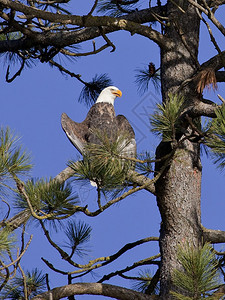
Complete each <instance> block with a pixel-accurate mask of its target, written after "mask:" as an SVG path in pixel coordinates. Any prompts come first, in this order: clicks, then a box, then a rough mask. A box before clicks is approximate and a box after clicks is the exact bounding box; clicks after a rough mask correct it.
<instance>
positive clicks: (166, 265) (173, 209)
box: [156, 2, 202, 300]
mask: <svg viewBox="0 0 225 300" xmlns="http://www.w3.org/2000/svg"><path fill="white" fill-rule="evenodd" d="M183 9H184V10H185V11H186V13H185V14H184V13H182V12H181V11H180V10H179V9H178V8H177V7H176V6H174V5H173V4H172V3H171V2H169V3H168V16H169V24H168V27H167V28H166V31H165V35H166V36H167V37H169V38H170V39H171V40H172V44H173V46H172V47H171V49H169V50H162V51H161V79H162V95H163V101H165V100H166V99H167V98H168V94H169V93H173V94H174V93H178V91H179V93H180V94H181V95H183V96H184V99H185V106H186V107H190V106H192V105H193V104H194V103H196V101H199V100H198V94H197V93H196V92H195V90H194V89H193V87H191V86H190V85H187V86H185V88H183V89H179V88H180V86H181V84H182V83H183V82H184V81H185V80H186V79H188V78H191V77H192V76H193V74H194V73H195V72H196V71H197V68H198V63H197V55H198V42H199V17H198V16H197V13H196V10H195V9H194V8H193V7H189V6H188V7H183ZM186 130H187V128H186ZM180 138H182V137H180ZM170 151H171V145H170V143H164V142H162V143H161V144H160V145H159V146H158V148H157V151H156V156H157V157H158V158H159V157H162V156H163V155H165V154H167V153H169V152H170ZM158 168H159V165H156V170H157V169H158ZM156 194H157V203H158V207H159V210H160V214H161V217H162V223H161V230H160V250H161V255H162V261H161V268H160V282H161V289H160V291H161V292H160V295H161V298H160V299H163V300H164V299H165V300H168V299H171V298H172V297H171V295H170V291H171V290H173V289H174V287H173V284H172V277H171V276H172V273H173V269H174V268H179V263H178V262H177V249H178V246H179V245H182V244H185V243H189V244H192V245H194V246H198V245H200V244H201V242H202V238H201V237H202V230H201V210H200V198H201V162H200V151H199V145H198V144H197V143H192V142H189V141H187V140H186V141H185V142H183V143H182V144H181V146H180V147H179V148H178V149H177V150H176V153H175V155H174V156H173V158H172V161H171V163H170V165H169V166H168V168H167V169H166V170H165V172H164V174H163V175H162V176H161V178H160V180H158V182H157V183H156Z"/></svg>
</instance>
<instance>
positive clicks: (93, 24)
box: [0, 0, 171, 52]
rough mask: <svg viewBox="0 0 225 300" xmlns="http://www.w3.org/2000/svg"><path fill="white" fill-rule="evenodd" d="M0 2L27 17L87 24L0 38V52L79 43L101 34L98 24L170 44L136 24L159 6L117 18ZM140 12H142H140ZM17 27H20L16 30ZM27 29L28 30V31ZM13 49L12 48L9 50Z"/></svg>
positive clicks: (149, 18)
mask: <svg viewBox="0 0 225 300" xmlns="http://www.w3.org/2000/svg"><path fill="white" fill-rule="evenodd" d="M0 3H1V4H2V5H4V6H6V7H10V8H12V9H14V10H16V11H20V12H22V13H24V15H29V18H31V19H32V18H35V17H37V18H40V19H43V20H49V21H51V22H53V23H60V24H64V25H78V26H80V27H89V28H85V29H83V28H82V29H77V30H75V31H73V32H70V31H69V32H68V31H61V32H56V33H54V32H43V33H37V32H35V33H34V32H32V33H33V36H32V38H31V37H29V39H28V38H26V36H25V37H23V38H21V39H18V40H17V41H2V42H0V52H5V51H10V50H11V51H15V50H16V49H17V50H18V49H29V48H30V47H33V46H36V45H43V46H44V45H45V46H47V45H50V44H51V45H53V46H55V47H59V48H62V47H65V46H67V45H71V44H76V43H81V42H82V41H86V40H89V39H93V38H95V37H98V36H101V32H100V29H99V26H104V33H105V34H106V33H109V32H113V31H117V30H126V31H129V32H131V33H132V34H135V33H137V34H141V35H143V36H146V37H148V38H149V39H152V40H153V41H155V42H156V43H157V44H158V45H160V46H161V47H170V46H171V42H170V40H169V39H167V38H166V37H163V36H162V35H161V34H160V33H159V32H158V31H156V30H153V29H152V28H151V27H149V26H144V25H140V24H141V23H146V22H149V21H150V20H154V17H153V16H152V15H151V10H152V11H153V12H156V13H160V10H159V8H154V9H147V10H142V11H139V12H134V13H131V14H128V15H125V16H123V17H121V18H113V17H108V16H101V17H99V16H97V17H96V16H90V15H89V16H86V17H85V18H83V17H82V16H76V15H63V14H54V13H50V12H47V11H43V10H40V9H37V8H34V7H30V6H26V5H24V4H22V3H19V2H15V1H10V0H0ZM140 12H142V13H140ZM20 31H21V30H20ZM29 33H30V31H29ZM13 49H14V50H13Z"/></svg>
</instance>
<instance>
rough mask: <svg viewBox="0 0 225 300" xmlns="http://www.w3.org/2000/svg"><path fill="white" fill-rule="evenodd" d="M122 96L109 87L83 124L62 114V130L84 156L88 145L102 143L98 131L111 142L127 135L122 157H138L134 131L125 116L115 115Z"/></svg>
mask: <svg viewBox="0 0 225 300" xmlns="http://www.w3.org/2000/svg"><path fill="white" fill-rule="evenodd" d="M121 96H122V92H121V91H120V90H119V89H118V88H117V87H115V86H109V87H107V88H105V89H104V90H102V91H101V93H100V94H99V97H98V98H97V100H96V103H95V104H94V105H93V106H92V107H91V108H90V110H89V112H88V114H87V116H86V118H85V120H84V121H83V122H81V123H77V122H74V121H73V120H71V119H70V118H69V117H68V116H67V114H65V113H63V114H62V117H61V125H62V128H63V130H64V132H65V133H66V135H67V137H68V139H69V140H70V142H71V143H72V144H73V145H74V146H75V147H76V149H77V150H78V151H79V152H80V153H81V154H82V155H85V146H86V145H87V144H90V143H92V144H100V143H101V140H100V139H99V136H98V135H97V134H96V130H97V131H98V132H100V133H104V134H106V135H107V137H108V138H109V140H111V139H115V138H119V136H120V135H124V134H126V140H125V141H124V147H123V150H122V153H121V155H122V156H127V157H132V158H133V157H135V156H136V141H135V134H134V130H133V128H132V126H131V125H130V123H129V122H128V120H127V119H126V118H125V117H124V116H123V115H118V116H116V114H115V110H114V100H115V98H116V97H121Z"/></svg>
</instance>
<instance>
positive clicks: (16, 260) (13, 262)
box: [0, 234, 33, 271]
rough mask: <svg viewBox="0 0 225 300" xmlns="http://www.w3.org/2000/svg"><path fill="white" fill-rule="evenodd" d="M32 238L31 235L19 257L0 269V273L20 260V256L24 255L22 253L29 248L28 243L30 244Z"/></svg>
mask: <svg viewBox="0 0 225 300" xmlns="http://www.w3.org/2000/svg"><path fill="white" fill-rule="evenodd" d="M32 238H33V235H32V234H31V236H30V239H29V241H28V242H27V244H26V247H25V248H24V250H23V251H22V252H21V253H20V255H19V256H18V257H17V258H16V259H15V260H14V261H12V262H11V263H10V264H8V265H5V266H4V267H3V268H0V271H1V270H4V269H5V268H9V267H11V266H12V265H15V264H16V263H17V262H18V261H20V259H21V258H22V256H23V255H24V253H25V252H26V251H27V249H28V247H29V245H30V243H31V240H32Z"/></svg>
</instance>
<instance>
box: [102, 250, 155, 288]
mask: <svg viewBox="0 0 225 300" xmlns="http://www.w3.org/2000/svg"><path fill="white" fill-rule="evenodd" d="M159 257H160V254H157V255H154V256H152V257H149V258H146V259H142V260H140V261H137V262H135V263H134V264H133V265H131V266H128V267H126V268H124V269H121V270H117V271H115V272H112V273H110V274H107V275H104V276H103V277H102V278H101V279H100V280H99V281H98V282H99V283H102V282H103V281H106V280H109V279H110V278H112V277H114V276H116V275H119V274H122V273H125V272H128V271H130V270H133V269H135V268H137V267H139V266H144V265H157V266H158V265H159V261H154V260H155V259H156V258H159Z"/></svg>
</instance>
